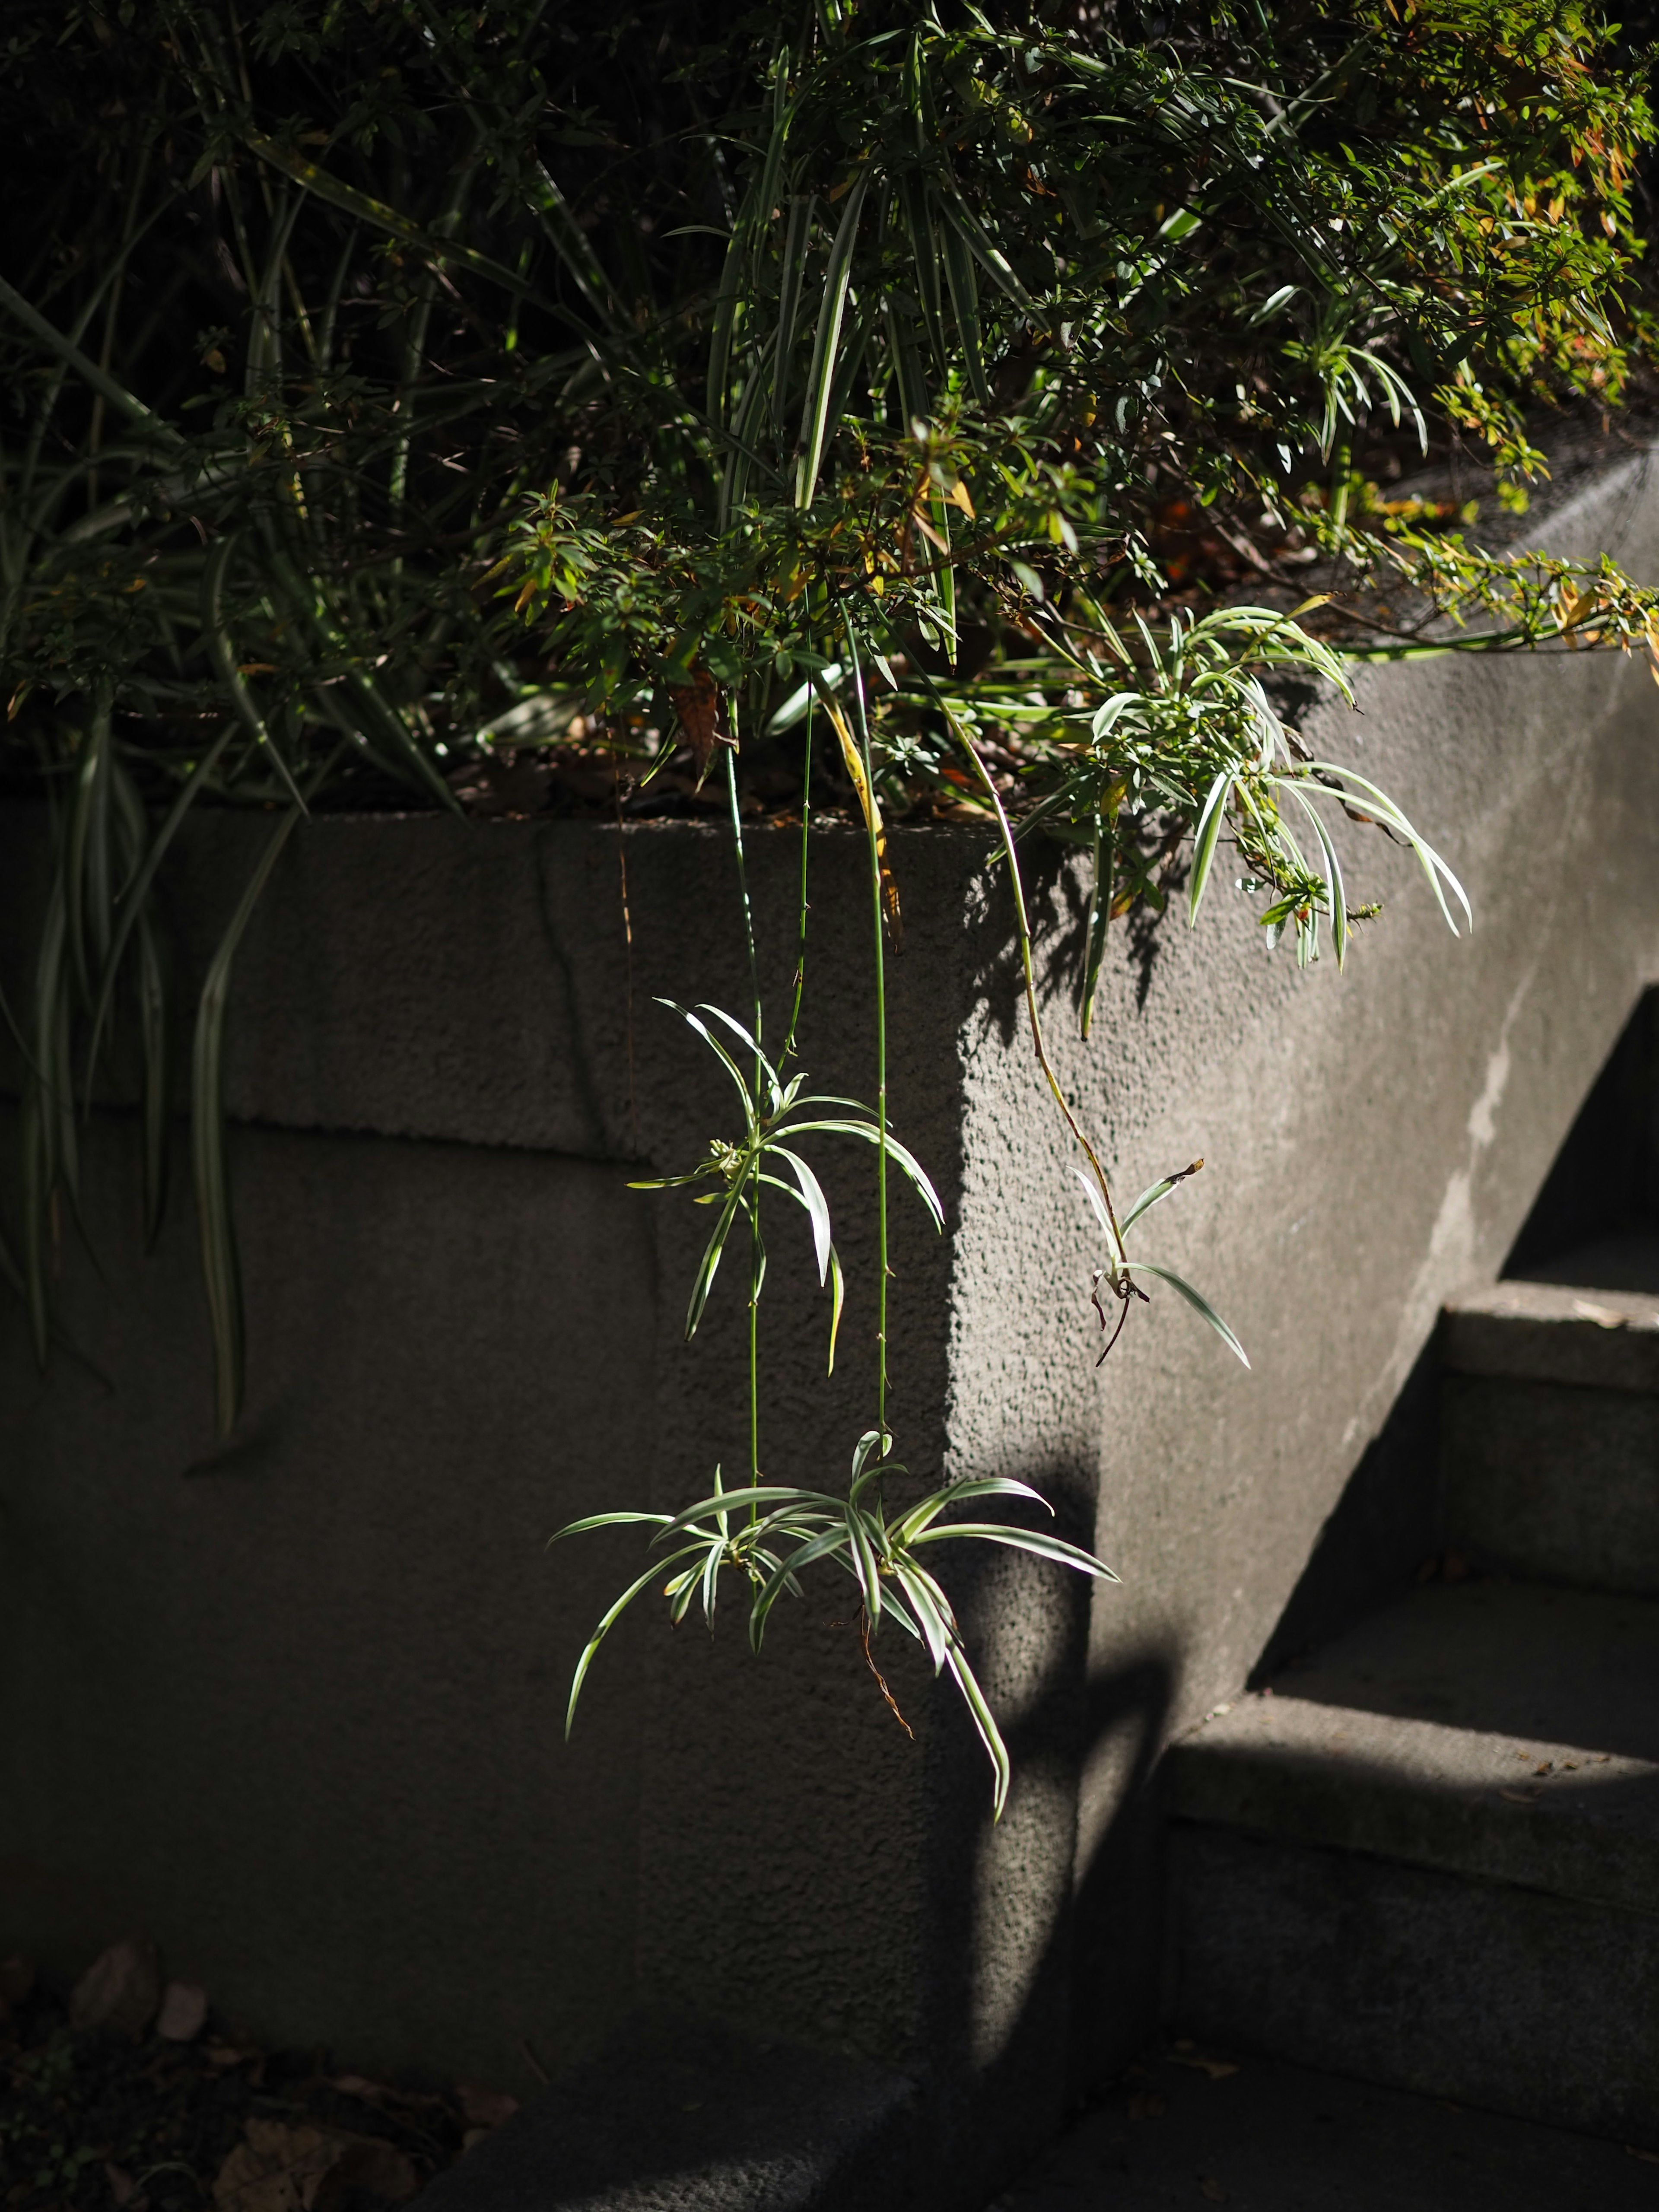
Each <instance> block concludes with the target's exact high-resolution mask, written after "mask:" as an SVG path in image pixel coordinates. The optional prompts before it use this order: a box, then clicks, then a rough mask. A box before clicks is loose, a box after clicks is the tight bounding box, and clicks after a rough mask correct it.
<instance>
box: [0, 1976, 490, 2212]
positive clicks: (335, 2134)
mask: <svg viewBox="0 0 1659 2212" xmlns="http://www.w3.org/2000/svg"><path fill="white" fill-rule="evenodd" d="M134 2021H137V2025H136V2026H134V2025H133V2022H134ZM516 2109H517V2106H516V2102H515V2100H513V2098H512V2097H510V2096H508V2095H507V2094H506V2093H504V2092H501V2091H498V2090H494V2089H489V2088H487V2087H483V2086H482V2085H480V2084H478V2083H476V2082H468V2083H466V2084H465V2085H464V2087H461V2088H459V2089H458V2090H453V2091H451V2090H440V2089H434V2088H430V2087H424V2086H423V2087H405V2086H403V2085H400V2084H397V2083H392V2082H384V2081H374V2080H371V2079H370V2078H369V2077H368V2075H362V2074H354V2073H346V2072H336V2071H335V2070H334V2069H333V2066H332V2064H331V2062H330V2060H329V2058H328V2057H327V2055H326V2054H325V2053H322V2052H318V2051H307V2052H305V2053H303V2054H300V2053H292V2052H282V2051H261V2050H259V2049H258V2047H257V2046H256V2045H254V2044H253V2043H252V2041H251V2040H250V2039H249V2038H248V2037H247V2035H246V2033H244V2032H243V2031H242V2030H241V2029H240V2028H239V2027H236V2026H235V2025H234V2023H233V2022H231V2021H227V2020H225V2019H223V2018H222V2017H221V2016H219V2015H216V2014H215V2013H214V2012H213V2011H212V2009H211V2008H210V2005H209V2002H208V2000H207V1996H206V1994H205V1992H204V1991H203V1990H201V1989H200V1988H198V1987H197V1985H195V1984H191V1983H185V1982H169V1983H167V1984H165V1987H164V1986H163V1984H162V1983H161V1976H160V1969H159V1962H158V1961H157V1960H156V1958H155V1948H154V1946H153V1945H146V1944H145V1943H143V1942H142V1941H141V1940H137V1939H135V1940H134V1941H132V1942H128V1943H126V1944H119V1945H116V1946H115V1947H113V1948H112V1950H111V1951H108V1952H106V1953H105V1954H103V1956H102V1957H101V1958H100V1960H97V1961H96V1962H95V1964H94V1966H93V1967H91V1968H90V1969H88V1972H87V1974H86V1975H84V1976H83V1977H82V1979H81V1981H80V1982H79V1983H77V1984H76V1989H75V1992H74V1995H73V1996H72V1997H71V1998H70V2001H69V2002H67V2003H66V2002H64V2000H63V1998H62V1997H61V1996H58V1995H56V1994H54V1993H53V1992H52V1991H51V1990H46V1989H42V1988H41V1987H40V1985H39V1984H38V1983H37V1981H36V1978H35V1976H34V1973H33V1968H32V1967H30V1966H28V1965H27V1962H26V1961H24V1960H0V2212H209V2208H211V2212H391V2208H393V2207H397V2206H400V2205H404V2204H406V2203H408V2202H409V2201H410V2198H411V2197H415V2196H416V2195H417V2194H418V2192H419V2191H421V2190H422V2188H423V2187H424V2186H425V2185H426V2183H427V2182H428V2181H429V2180H430V2179H432V2177H433V2176H434V2175H435V2174H436V2173H439V2172H442V2171H443V2170H444V2169H445V2168H446V2167H447V2166H452V2165H453V2163H454V2161H455V2160H457V2159H458V2158H459V2157H460V2156H461V2155H462V2154H463V2152H464V2150H465V2149H466V2148H469V2147H470V2146H471V2144H472V2143H474V2142H477V2141H478V2140H479V2139H480V2138H481V2136H483V2135H485V2134H487V2133H489V2131H490V2130H493V2129H494V2128H495V2127H496V2126H499V2125H500V2124H501V2122H502V2121H503V2120H505V2119H507V2118H510V2117H511V2115H512V2113H513V2112H514V2111H516Z"/></svg>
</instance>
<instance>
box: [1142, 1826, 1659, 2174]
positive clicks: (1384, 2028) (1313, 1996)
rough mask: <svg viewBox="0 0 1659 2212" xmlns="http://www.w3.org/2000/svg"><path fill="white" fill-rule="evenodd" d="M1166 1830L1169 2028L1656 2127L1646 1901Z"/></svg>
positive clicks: (1490, 2100)
mask: <svg viewBox="0 0 1659 2212" xmlns="http://www.w3.org/2000/svg"><path fill="white" fill-rule="evenodd" d="M1173 1843H1174V1855H1175V1867H1174V1873H1175V1877H1176V1883H1177V1885H1178V1887H1179V1892H1180V1894H1181V1898H1182V1909H1181V1916H1180V1920H1179V1924H1178V1927H1177V1929H1176V1936H1175V1944H1174V1950H1175V1957H1174V1960H1173V1961H1172V1965H1173V1967H1174V1971H1173V1973H1172V1975H1171V1978H1170V2013H1171V2016H1172V2017H1174V2018H1176V2019H1178V2020H1179V2021H1181V2023H1182V2028H1183V2029H1184V2031H1185V2032H1186V2033H1188V2034H1191V2035H1194V2036H1197V2037H1199V2038H1200V2039H1204V2040H1206V2041H1212V2042H1214V2043H1218V2044H1219V2045H1221V2046H1222V2047H1223V2048H1224V2049H1226V2048H1230V2047H1231V2048H1232V2049H1235V2050H1238V2051H1267V2052H1268V2053H1270V2054H1271V2055H1273V2057H1281V2058H1289V2059H1291V2060H1292V2061H1294V2062H1297V2063H1301V2064H1304V2065H1316V2066H1320V2067H1322V2068H1326V2069H1330V2070H1332V2071H1334V2072H1338V2073H1345V2074H1358V2075H1364V2077H1365V2078H1366V2079H1368V2080H1370V2081H1383V2082H1387V2083H1389V2084H1390V2085H1392V2086H1393V2087H1397V2088H1402V2089H1417V2090H1421V2091H1424V2092H1426V2093H1428V2094H1429V2095H1431V2096H1437V2097H1453V2098H1455V2099H1457V2100H1458V2101H1459V2102H1468V2103H1470V2104H1474V2105H1484V2106H1488V2107H1489V2108H1490V2109H1491V2110H1492V2111H1494V2112H1513V2113H1516V2115H1518V2116H1519V2117H1521V2118H1527V2119H1532V2120H1550V2121H1553V2122H1554V2123H1555V2124H1558V2125H1559V2126H1565V2127H1572V2128H1582V2129H1583V2130H1586V2131H1588V2132H1589V2133H1591V2134H1595V2135H1604V2136H1613V2137H1614V2138H1615V2140H1621V2141H1624V2142H1638V2143H1644V2144H1649V2145H1651V2144H1653V2143H1655V2142H1659V2095H1656V2087H1655V2085H1656V2083H1659V2027H1656V2017H1659V2016H1656V2014H1655V2010H1654V2005H1653V1990H1654V1986H1655V1982H1656V1978H1659V1917H1654V1916H1653V1915H1652V1914H1649V1913H1635V1912H1628V1913H1626V1912H1620V1913H1613V1912H1607V1911H1601V1910H1598V1909H1597V1908H1596V1907H1595V1906H1593V1905H1583V1904H1580V1903H1577V1901H1575V1900H1573V1899H1565V1898H1559V1897H1547V1896H1545V1895H1542V1894H1541V1893H1539V1892H1537V1891H1529V1890H1526V1889H1519V1888H1513V1887H1508V1886H1506V1885H1504V1884H1502V1883H1498V1882H1471V1881H1466V1880H1464V1879H1463V1878H1462V1877H1461V1876H1459V1875H1448V1874H1442V1873H1438V1872H1436V1871H1433V1870H1431V1869H1426V1868H1422V1867H1411V1866H1401V1865H1400V1864H1398V1863H1390V1862H1389V1861H1387V1860H1385V1859H1378V1858H1370V1857H1365V1856H1364V1855H1363V1854H1361V1853H1359V1852H1357V1851H1329V1850H1308V1849H1306V1848H1304V1847H1301V1846H1297V1845H1295V1844H1285V1843H1279V1842H1268V1841H1264V1840H1261V1839H1259V1838H1255V1837H1251V1836H1246V1835H1241V1834H1238V1833H1237V1832H1228V1831H1227V1830H1225V1829H1223V1828H1214V1827H1205V1826H1195V1825H1188V1823H1186V1822H1179V1823H1177V1824H1176V1829H1175V1832H1174V1838H1173Z"/></svg>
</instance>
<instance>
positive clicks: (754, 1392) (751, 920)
mask: <svg viewBox="0 0 1659 2212" xmlns="http://www.w3.org/2000/svg"><path fill="white" fill-rule="evenodd" d="M726 797H727V798H728V799H729V800H730V801H731V806H732V852H733V854H734V855H735V857H736V860H737V864H738V901H739V902H740V904H741V906H742V908H743V937H744V945H746V946H747V948H748V951H749V987H750V995H751V999H752V1002H753V1005H752V1011H753V1015H754V1024H755V1043H756V1046H757V1053H756V1059H755V1072H754V1076H753V1082H754V1086H755V1114H756V1116H757V1119H758V1118H759V1117H760V1116H761V1115H762V1114H763V1111H764V1108H763V1097H764V1093H763V1089H762V1078H761V1064H760V1056H759V1051H758V1047H759V1044H760V1038H761V987H760V962H759V958H758V957H757V951H756V946H755V913H754V908H752V906H751V905H750V901H749V869H748V864H747V861H746V860H745V858H744V848H743V816H742V813H741V812H740V811H739V809H738V754H737V748H736V746H735V745H730V746H728V747H727V748H726ZM749 1172H750V1178H751V1181H750V1193H749V1480H750V1483H751V1484H753V1483H757V1482H758V1481H759V1480H760V1292H761V1278H762V1276H763V1273H764V1272H765V1254H764V1251H763V1247H762V1244H761V1218H760V1208H761V1155H760V1152H759V1151H758V1149H757V1152H756V1154H755V1161H754V1165H753V1166H752V1168H751V1169H750V1170H749ZM758 1518H759V1512H758V1509H757V1507H756V1506H754V1505H752V1504H751V1505H750V1508H749V1520H750V1526H751V1527H752V1526H753V1524H754V1522H756V1521H757V1519H758Z"/></svg>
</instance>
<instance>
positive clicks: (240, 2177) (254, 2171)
mask: <svg viewBox="0 0 1659 2212" xmlns="http://www.w3.org/2000/svg"><path fill="white" fill-rule="evenodd" d="M243 2137H244V2140H243V2141H242V2142H239V2143H238V2144H237V2145H236V2147H235V2148H234V2150H233V2151H232V2152H231V2154H230V2155H229V2156H228V2158H227V2159H226V2160H225V2162H224V2164H223V2165H222V2166H221V2167H220V2169H219V2172H218V2177H217V2179H216V2180H215V2182H214V2185H213V2202H214V2205H215V2207H216V2212H330V2208H331V2207H334V2206H339V2205H343V2203H344V2202H345V2200H346V2198H347V2197H348V2195H349V2193H350V2192H352V2191H356V2190H362V2191H364V2192H365V2194H367V2195H368V2196H370V2197H379V2198H380V2200H381V2202H382V2203H386V2204H406V2203H408V2202H409V2200H410V2197H413V2196H415V2195H416V2193H417V2192H418V2191H419V2189H420V2186H421V2178H420V2176H419V2174H418V2173H417V2172H416V2170H415V2166H414V2162H413V2160H410V2159H409V2158H407V2157H406V2156H405V2155H404V2153H403V2152H402V2151H400V2150H398V2149H397V2148H395V2147H394V2146H393V2145H392V2144H391V2143H388V2142H381V2141H380V2137H379V2136H354V2135H346V2134H343V2133H342V2132H340V2131H339V2130H335V2129H331V2128H313V2127H310V2126H307V2125H306V2124H303V2123H302V2124H299V2125H293V2124H289V2123H288V2122H286V2121H283V2120H264V2119H251V2120H248V2121H246V2123H245V2124H244V2126H243Z"/></svg>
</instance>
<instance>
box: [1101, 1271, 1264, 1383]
mask: <svg viewBox="0 0 1659 2212" xmlns="http://www.w3.org/2000/svg"><path fill="white" fill-rule="evenodd" d="M1123 1265H1124V1267H1126V1268H1127V1270H1128V1271H1129V1273H1132V1274H1137V1275H1160V1276H1162V1278H1163V1279H1164V1281H1165V1282H1166V1283H1168V1284H1170V1285H1171V1286H1172V1287H1173V1288H1174V1289H1176V1290H1177V1291H1180V1293H1181V1295H1182V1297H1183V1298H1185V1299H1186V1301H1187V1303H1188V1305H1189V1306H1191V1307H1192V1308H1193V1309H1194V1311H1195V1312H1197V1313H1200V1314H1201V1315H1202V1316H1203V1317H1204V1319H1205V1320H1206V1322H1209V1324H1210V1327H1211V1328H1212V1329H1213V1330H1214V1331H1215V1333H1216V1334H1217V1335H1218V1337H1219V1338H1220V1339H1221V1341H1222V1342H1223V1343H1224V1344H1225V1346H1226V1347H1227V1349H1228V1351H1229V1352H1232V1353H1233V1354H1234V1355H1235V1357H1236V1358H1238V1359H1240V1360H1242V1361H1243V1364H1244V1365H1245V1366H1246V1367H1248V1366H1249V1364H1250V1363H1249V1358H1247V1357H1246V1354H1245V1351H1244V1347H1243V1345H1242V1344H1241V1343H1240V1342H1239V1340H1238V1339H1237V1337H1236V1336H1235V1335H1234V1334H1233V1333H1232V1331H1231V1329H1230V1328H1228V1326H1227V1324H1226V1322H1225V1321H1223V1320H1222V1318H1221V1316H1220V1315H1219V1314H1218V1312H1217V1311H1216V1310H1215V1308H1214V1307H1213V1306H1212V1304H1210V1302H1209V1300H1208V1299H1207V1298H1206V1297H1204V1295H1203V1294H1202V1292H1201V1291H1195V1290H1194V1288H1193V1286H1192V1285H1191V1284H1190V1283H1189V1282H1188V1281H1186V1280H1185V1279H1184V1278H1183V1277H1182V1276H1180V1275H1177V1274H1176V1272H1175V1270H1174V1268H1173V1267H1159V1265H1158V1262H1157V1261H1156V1260H1126V1261H1124V1262H1123Z"/></svg>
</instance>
